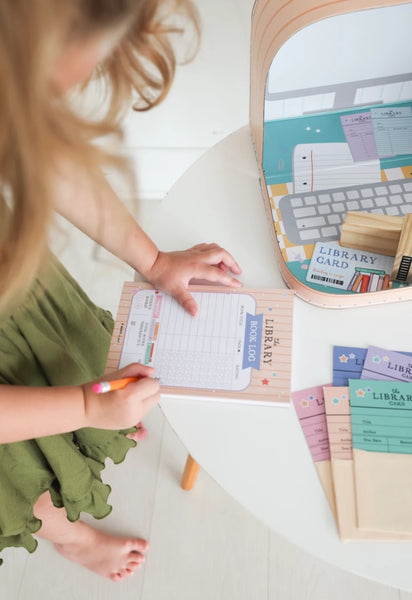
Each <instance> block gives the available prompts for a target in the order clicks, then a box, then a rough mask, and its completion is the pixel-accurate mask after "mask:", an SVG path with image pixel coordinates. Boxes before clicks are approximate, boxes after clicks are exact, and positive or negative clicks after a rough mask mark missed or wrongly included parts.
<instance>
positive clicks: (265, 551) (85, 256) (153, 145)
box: [0, 0, 412, 600]
mask: <svg viewBox="0 0 412 600" xmlns="http://www.w3.org/2000/svg"><path fill="white" fill-rule="evenodd" d="M198 4H199V6H200V8H201V11H202V14H203V16H204V40H203V46H202V50H201V52H200V54H199V56H198V58H197V59H196V61H195V62H194V63H193V64H191V65H189V66H187V67H184V69H182V70H181V71H179V73H178V77H177V81H176V86H175V88H174V90H173V92H172V94H171V95H170V98H169V99H168V101H166V103H165V104H164V106H162V107H159V108H158V109H156V110H155V111H153V113H152V114H150V113H149V114H146V115H132V116H131V117H130V118H129V119H128V122H127V143H128V146H129V147H130V149H131V151H132V153H133V156H134V157H135V158H136V161H137V162H138V164H139V167H138V169H137V170H138V175H139V184H140V195H141V197H142V198H143V199H144V201H145V202H146V203H148V204H147V206H155V205H157V204H158V202H159V201H160V199H161V198H162V197H163V196H164V195H165V193H166V192H167V190H168V189H169V187H170V186H171V185H172V184H173V183H174V181H175V180H176V179H177V178H178V177H179V175H180V174H181V173H182V172H183V170H184V169H185V168H186V167H187V166H188V165H189V164H190V163H191V162H193V160H195V159H196V158H197V157H198V156H199V155H200V154H201V153H202V152H203V151H204V150H206V149H207V148H208V147H210V146H211V145H213V144H214V143H215V142H217V141H218V140H219V139H221V138H222V137H224V136H225V135H226V134H228V133H229V132H230V131H232V130H234V129H236V128H237V127H240V126H242V125H244V124H245V123H246V122H247V120H248V74H249V62H248V57H249V50H248V36H249V14H250V10H251V5H252V4H253V2H252V0H225V1H223V2H222V0H207V2H201V1H200V0H198ZM160 165H161V167H160ZM64 231H65V233H63V234H62V235H60V236H59V238H58V240H57V241H56V242H55V247H56V248H57V250H58V253H59V255H60V256H61V258H62V260H63V261H64V262H65V264H66V265H67V266H68V267H69V269H70V270H71V271H72V273H73V274H74V275H75V276H76V277H77V278H78V280H79V281H80V283H81V284H82V285H83V286H84V287H85V289H86V290H87V291H88V293H89V294H90V295H91V297H92V298H93V299H94V300H95V301H96V302H98V303H99V304H101V305H103V306H105V307H107V308H109V309H111V310H112V311H115V310H116V306H117V301H118V297H119V294H120V289H121V284H122V282H123V281H124V280H127V279H131V278H133V273H132V271H131V269H130V268H128V267H127V266H124V265H122V264H121V263H120V262H119V261H117V260H116V259H114V258H113V257H112V256H110V255H109V254H107V253H106V252H105V251H103V250H101V249H100V248H97V247H96V246H95V245H94V244H93V243H91V242H90V241H89V240H88V239H87V238H85V237H84V236H83V235H82V234H81V233H79V232H76V231H73V230H72V229H71V228H64ZM157 242H159V243H160V240H157ZM145 424H146V426H147V428H148V429H149V436H148V438H147V439H146V440H145V441H144V442H143V443H142V444H141V445H140V446H139V447H138V448H137V449H136V450H134V451H131V452H130V453H129V455H128V457H127V459H126V461H125V462H124V463H123V464H121V465H118V466H116V467H114V466H113V465H111V464H110V465H108V467H107V469H106V471H105V477H106V480H107V482H108V483H110V484H111V485H112V488H113V492H112V495H111V502H112V504H113V507H114V508H113V512H112V514H111V515H110V516H109V517H108V518H107V519H105V520H104V521H102V522H99V523H97V525H98V526H99V527H101V528H105V530H107V531H112V532H119V533H122V534H125V535H128V534H130V533H132V534H133V535H141V536H143V537H145V538H146V539H148V540H149V541H150V544H151V548H150V551H149V553H148V558H147V561H146V564H145V566H144V567H143V568H142V569H141V570H140V571H139V572H138V573H137V574H136V575H135V576H134V577H132V578H131V579H129V580H128V581H125V582H123V583H121V584H113V583H111V582H110V581H106V580H102V579H100V578H99V577H97V576H95V575H93V574H92V573H89V572H87V571H85V570H82V569H81V568H78V567H77V566H75V565H73V564H70V563H68V562H67V561H65V560H64V559H62V558H61V557H60V556H59V555H58V554H57V553H55V552H54V550H53V548H51V547H50V546H49V545H48V544H47V543H45V542H40V545H39V548H38V550H37V551H36V553H35V554H34V555H28V554H27V553H26V552H25V551H23V550H16V549H11V550H9V551H6V552H4V553H3V556H4V558H5V564H4V566H3V567H1V568H0V600H20V599H21V600H23V599H24V600H28V599H29V600H40V599H41V600H55V599H59V600H105V599H107V600H109V599H112V598H116V599H121V600H129V599H130V600H131V599H133V600H275V599H276V600H329V599H331V600H332V599H333V600H348V599H350V600H395V599H397V600H412V594H407V593H404V592H401V591H399V590H395V589H390V588H387V587H385V586H382V585H379V584H376V583H373V582H369V581H366V580H363V579H361V578H359V577H356V576H352V575H350V574H347V573H344V572H342V571H340V570H338V569H336V568H334V567H331V566H329V565H327V564H325V563H323V562H320V561H318V560H317V559H315V558H313V557H311V556H309V555H308V554H306V553H303V552H302V551H300V550H299V549H297V548H295V547H293V546H292V545H291V544H289V543H287V542H286V541H284V540H283V539H280V538H279V537H278V536H276V535H274V534H273V533H271V532H270V531H269V530H268V529H267V528H266V527H265V526H263V525H262V524H261V523H259V522H257V521H256V520H255V519H254V518H252V517H251V516H250V515H249V514H248V513H247V512H246V511H245V510H244V509H243V508H242V507H240V506H239V505H238V504H237V503H236V502H234V501H233V500H232V499H231V498H230V497H229V496H228V495H227V494H226V493H225V492H224V491H223V490H222V489H221V488H220V487H219V486H218V485H217V484H216V483H215V482H214V481H213V480H212V479H211V478H210V477H209V476H208V475H207V474H206V473H205V472H202V471H201V473H200V475H199V478H198V481H197V483H196V486H195V488H194V490H192V491H191V492H189V493H188V492H184V491H183V490H181V488H180V487H179V481H180V477H181V473H182V470H183V466H184V463H185V460H186V450H185V448H184V447H183V446H182V444H181V443H180V441H179V440H178V439H177V437H176V435H175V434H174V432H173V431H172V430H171V428H170V426H169V425H168V424H167V422H165V419H164V417H163V415H162V412H161V409H160V408H156V409H155V410H154V411H153V412H152V413H151V414H150V415H149V417H148V418H147V419H146V421H145ZM245 443H247V440H245ZM239 468H241V465H239ZM269 476H270V474H269Z"/></svg>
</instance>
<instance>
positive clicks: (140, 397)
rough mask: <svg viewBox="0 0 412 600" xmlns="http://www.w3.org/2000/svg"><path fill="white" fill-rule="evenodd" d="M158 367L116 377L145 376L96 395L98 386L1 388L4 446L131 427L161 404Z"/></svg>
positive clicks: (139, 368) (1, 440)
mask: <svg viewBox="0 0 412 600" xmlns="http://www.w3.org/2000/svg"><path fill="white" fill-rule="evenodd" d="M152 374H153V369H151V368H149V367H145V366H142V365H138V364H132V365H129V366H128V367H126V368H125V369H122V370H121V371H119V372H118V373H115V374H112V375H111V376H110V378H112V379H115V378H119V379H120V378H122V377H135V376H138V375H139V376H141V377H142V379H140V380H139V381H137V382H135V383H130V384H128V385H127V386H126V387H125V388H124V389H122V390H118V391H115V392H108V393H107V394H95V393H94V392H93V391H92V384H86V385H84V386H64V387H63V386H62V387H25V386H14V385H0V414H1V418H0V444H7V443H11V442H16V441H20V440H27V439H32V438H35V437H43V436H47V435H54V434H57V433H66V432H69V431H75V430H76V429H81V428H82V427H98V428H101V429H127V428H129V427H133V426H134V425H136V424H137V423H138V422H139V421H141V419H142V418H143V417H144V416H145V415H146V414H147V413H148V412H149V411H150V410H151V409H152V408H153V406H154V404H155V403H156V402H158V400H159V398H160V396H159V383H158V382H157V381H156V380H155V379H152V378H150V375H152Z"/></svg>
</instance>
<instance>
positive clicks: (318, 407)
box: [292, 385, 330, 462]
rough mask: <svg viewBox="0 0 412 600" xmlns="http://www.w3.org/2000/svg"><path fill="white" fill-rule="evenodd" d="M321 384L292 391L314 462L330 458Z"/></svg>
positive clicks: (293, 400)
mask: <svg viewBox="0 0 412 600" xmlns="http://www.w3.org/2000/svg"><path fill="white" fill-rule="evenodd" d="M323 388H324V386H323V385H319V386H315V387H311V388H306V389H304V390H300V391H298V392H292V402H293V404H294V406H295V409H296V413H297V415H298V418H299V422H300V425H301V427H302V430H303V434H304V436H305V439H306V442H307V444H308V446H309V450H310V452H311V454H312V458H313V461H314V462H318V461H321V460H330V449H329V437H328V427H327V423H326V412H325V401H324V398H323Z"/></svg>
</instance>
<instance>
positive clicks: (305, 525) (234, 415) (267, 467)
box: [145, 127, 412, 591]
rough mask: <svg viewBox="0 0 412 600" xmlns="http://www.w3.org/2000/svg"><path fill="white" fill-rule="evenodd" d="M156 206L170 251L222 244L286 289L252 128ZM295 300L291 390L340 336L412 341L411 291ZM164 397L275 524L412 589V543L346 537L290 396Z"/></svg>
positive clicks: (154, 229)
mask: <svg viewBox="0 0 412 600" xmlns="http://www.w3.org/2000/svg"><path fill="white" fill-rule="evenodd" d="M151 214H152V220H151V222H150V223H147V224H146V223H145V227H146V230H147V231H148V233H149V235H151V236H152V237H153V239H154V240H155V241H156V242H157V243H158V245H159V246H160V247H161V249H162V250H176V249H183V248H185V247H189V246H191V245H193V244H196V243H199V242H217V243H219V244H221V245H222V246H223V247H225V248H226V249H227V250H228V251H229V252H231V253H232V254H233V255H234V257H235V258H236V260H237V261H238V262H239V264H240V266H241V267H242V269H243V274H242V276H241V280H242V282H243V284H244V285H245V286H249V287H250V286H251V287H274V288H279V287H285V284H284V282H283V281H282V279H281V276H280V273H279V268H278V265H277V260H276V257H275V251H274V247H273V241H272V237H271V234H270V228H269V222H268V220H267V217H266V213H265V209H264V203H263V197H262V193H261V189H260V183H259V178H258V169H257V164H256V159H255V155H254V151H253V146H252V139H251V134H250V130H249V128H248V127H244V128H242V129H240V130H238V131H236V132H235V133H233V134H231V135H230V136H228V137H227V138H225V139H224V140H223V141H222V142H220V143H219V144H217V145H216V146H215V147H213V148H212V149H211V150H209V151H208V152H207V153H206V154H205V155H204V156H203V157H202V158H201V159H200V160H198V161H197V162H196V163H195V164H194V165H193V166H192V167H191V168H190V169H189V170H188V171H187V172H186V173H185V174H184V175H183V177H181V179H180V180H179V181H178V182H177V183H176V184H175V186H174V187H173V188H172V190H171V191H170V193H169V194H168V196H167V197H166V199H165V200H164V201H162V203H161V205H160V207H159V209H158V210H157V211H155V212H154V213H151ZM294 303H295V305H294V308H295V315H294V335H293V361H292V391H294V390H299V389H303V388H307V387H310V386H314V385H319V384H326V383H328V382H330V381H331V379H332V356H331V355H332V346H333V345H348V346H362V347H366V346H368V345H376V346H381V347H386V348H391V349H394V350H409V351H410V350H412V336H411V332H412V327H411V324H410V323H411V316H412V303H411V302H410V301H407V302H401V303H394V304H389V305H375V306H370V307H369V306H368V307H360V308H354V309H348V308H345V309H340V310H333V309H324V308H318V307H315V306H312V305H309V304H307V303H305V302H304V301H302V300H300V299H299V298H296V297H295V299H294ZM161 406H162V410H163V411H164V413H165V415H166V417H167V419H168V421H169V423H170V424H171V426H172V427H173V429H174V430H175V431H176V433H177V434H178V436H179V438H180V439H181V441H182V442H183V444H185V446H186V447H187V449H188V452H189V453H190V455H191V456H192V457H193V458H194V459H195V460H196V461H197V462H198V463H199V464H200V465H201V467H202V468H203V469H205V470H206V471H207V472H208V473H209V474H210V475H211V476H212V477H213V478H214V479H215V480H216V481H217V482H218V483H219V484H220V485H221V486H222V487H223V488H224V489H225V490H226V491H227V492H228V493H229V494H230V495H231V496H232V497H233V498H235V499H236V500H237V501H238V502H239V503H240V504H242V505H243V506H244V507H245V508H247V509H248V510H249V511H250V512H251V513H252V514H253V515H254V516H255V517H257V518H258V519H259V520H260V521H262V522H263V523H265V524H266V525H267V526H268V527H270V529H271V530H272V531H274V532H275V533H277V534H279V535H282V536H284V537H285V538H286V539H288V540H289V541H291V542H292V543H294V544H296V545H297V546H299V547H301V548H302V549H304V550H306V551H308V552H310V553H312V554H313V555H315V556H317V557H318V558H320V559H323V560H325V561H328V562H330V563H332V564H334V565H336V566H338V567H340V568H343V569H346V570H348V571H351V572H353V573H356V574H358V575H361V576H363V577H367V578H370V579H373V580H376V581H378V582H381V583H383V584H387V585H391V586H394V587H398V588H403V589H405V590H409V591H412V542H401V543H399V542H373V543H370V542H354V543H342V542H341V540H340V538H339V536H338V533H337V529H336V525H335V522H334V519H333V516H332V513H331V511H330V509H329V506H328V503H327V500H326V497H325V494H324V492H323V489H322V487H321V484H320V481H319V479H318V476H317V473H316V470H315V468H314V465H313V462H312V459H311V456H310V452H309V449H308V447H307V445H306V441H305V439H304V436H303V433H302V430H301V427H300V424H299V422H298V419H297V416H296V413H295V410H294V408H293V406H292V404H291V405H290V406H287V407H273V406H269V407H266V406H253V405H252V404H237V403H215V402H206V401H205V402H202V401H198V400H190V399H167V400H162V402H161ZM411 495H412V490H411Z"/></svg>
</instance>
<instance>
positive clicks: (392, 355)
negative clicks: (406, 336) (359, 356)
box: [361, 346, 412, 382]
mask: <svg viewBox="0 0 412 600" xmlns="http://www.w3.org/2000/svg"><path fill="white" fill-rule="evenodd" d="M361 379H377V380H386V381H407V382H408V381H409V382H411V381H412V359H411V357H410V355H407V354H403V353H401V352H394V351H392V350H385V349H384V348H378V347H377V346H369V348H368V351H367V353H366V357H365V363H364V365H363V369H362V376H361Z"/></svg>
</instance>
